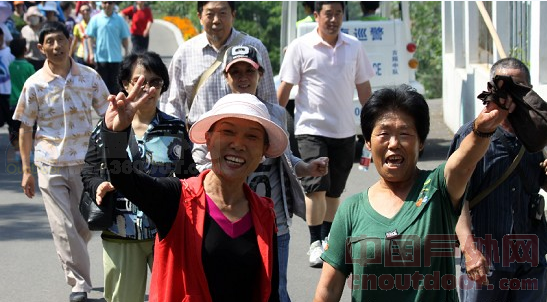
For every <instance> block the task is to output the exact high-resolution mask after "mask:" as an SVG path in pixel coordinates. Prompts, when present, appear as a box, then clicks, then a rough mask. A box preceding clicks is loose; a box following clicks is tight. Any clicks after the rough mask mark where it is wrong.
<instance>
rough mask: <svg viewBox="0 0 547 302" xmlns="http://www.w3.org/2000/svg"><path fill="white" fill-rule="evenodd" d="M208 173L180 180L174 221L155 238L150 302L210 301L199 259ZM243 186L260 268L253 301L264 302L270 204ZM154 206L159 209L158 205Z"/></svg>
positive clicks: (269, 258) (270, 239)
mask: <svg viewBox="0 0 547 302" xmlns="http://www.w3.org/2000/svg"><path fill="white" fill-rule="evenodd" d="M209 171H210V170H207V171H204V172H202V173H201V174H200V175H199V176H197V177H192V178H189V179H186V180H181V183H182V194H181V196H180V205H179V209H178V212H177V216H176V218H175V221H174V223H173V225H172V226H171V229H170V230H169V233H168V234H167V236H166V237H165V238H163V240H159V239H158V236H156V243H155V248H154V266H153V269H152V280H151V282H150V301H151V302H181V301H189V302H191V301H199V302H211V301H212V300H211V295H210V294H209V287H208V284H207V279H206V277H205V271H204V270H203V264H202V259H201V249H202V244H203V225H204V221H205V214H206V213H205V210H206V206H205V205H206V200H205V190H204V189H203V180H204V178H205V175H207V173H209ZM243 186H244V187H243V189H244V191H245V196H246V197H247V200H249V208H250V212H251V216H252V219H253V226H254V229H255V232H256V240H257V242H258V247H259V250H260V255H261V257H262V263H263V264H264V266H263V269H262V272H261V275H262V277H261V281H260V291H259V293H260V294H261V296H260V297H257V299H256V301H268V298H269V296H270V292H271V290H272V289H271V278H272V272H273V264H274V259H273V257H274V253H273V236H274V229H275V212H274V209H273V202H272V201H271V199H269V198H264V197H260V196H258V195H256V194H255V193H254V192H253V191H252V190H251V189H250V188H249V186H248V185H247V184H244V185H243ZM158 206H161V203H160V202H158ZM226 277H227V278H229V276H226ZM249 290H251V289H250V288H249ZM275 290H277V289H275Z"/></svg>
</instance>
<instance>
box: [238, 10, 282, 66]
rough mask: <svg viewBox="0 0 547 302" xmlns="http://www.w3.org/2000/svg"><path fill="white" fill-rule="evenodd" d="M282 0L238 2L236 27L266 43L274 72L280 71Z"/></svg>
mask: <svg viewBox="0 0 547 302" xmlns="http://www.w3.org/2000/svg"><path fill="white" fill-rule="evenodd" d="M281 7H282V3H281V2H280V1H242V2H237V3H236V19H235V22H234V27H235V28H236V29H237V30H240V31H243V32H246V33H247V34H249V35H251V36H253V37H256V38H258V39H260V41H262V43H264V45H265V46H266V48H267V49H268V54H269V56H270V61H271V63H272V69H273V74H277V73H278V72H279V60H280V49H279V47H280V40H279V39H280V37H281Z"/></svg>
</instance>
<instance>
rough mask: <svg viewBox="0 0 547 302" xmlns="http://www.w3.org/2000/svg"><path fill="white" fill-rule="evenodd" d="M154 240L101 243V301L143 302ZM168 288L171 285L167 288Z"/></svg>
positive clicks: (151, 262)
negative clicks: (102, 297)
mask: <svg viewBox="0 0 547 302" xmlns="http://www.w3.org/2000/svg"><path fill="white" fill-rule="evenodd" d="M153 262H154V240H143V241H131V242H122V241H120V240H112V241H111V240H109V239H103V266H104V298H105V300H106V301H108V302H126V301H131V302H144V294H145V292H146V282H147V281H146V280H147V277H148V269H150V270H152V265H153ZM166 286H170V285H166Z"/></svg>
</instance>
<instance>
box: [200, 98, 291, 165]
mask: <svg viewBox="0 0 547 302" xmlns="http://www.w3.org/2000/svg"><path fill="white" fill-rule="evenodd" d="M229 117H233V118H240V119H245V120H249V121H254V122H257V123H259V124H260V125H262V127H264V129H265V130H266V133H267V134H268V140H269V146H268V149H266V152H265V154H264V155H265V156H266V157H278V156H280V155H281V154H283V151H285V149H286V148H287V145H288V143H289V139H288V138H287V134H286V133H285V131H283V129H282V128H281V127H279V126H278V125H276V124H275V123H274V122H272V121H271V120H270V114H269V113H268V109H267V108H266V105H264V104H263V103H262V102H261V101H260V100H259V99H258V98H257V97H256V96H254V95H252V94H248V93H242V94H235V93H232V94H228V95H226V96H224V97H222V98H221V99H220V100H218V102H216V103H215V105H214V106H213V109H211V110H210V111H209V112H207V113H205V114H203V115H202V116H201V117H200V118H199V119H198V120H197V121H196V122H195V123H194V124H193V125H192V127H191V128H190V133H189V136H190V139H191V140H192V142H194V143H196V144H205V133H206V132H207V131H209V129H210V128H211V126H212V125H213V124H214V123H216V122H218V121H219V120H221V119H224V118H229Z"/></svg>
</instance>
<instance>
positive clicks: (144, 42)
mask: <svg viewBox="0 0 547 302" xmlns="http://www.w3.org/2000/svg"><path fill="white" fill-rule="evenodd" d="M149 41H150V37H143V36H137V35H131V44H132V45H133V46H132V47H133V48H132V49H131V52H133V53H140V52H145V51H148V42H149Z"/></svg>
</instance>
